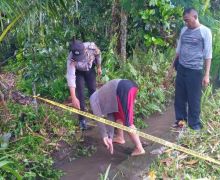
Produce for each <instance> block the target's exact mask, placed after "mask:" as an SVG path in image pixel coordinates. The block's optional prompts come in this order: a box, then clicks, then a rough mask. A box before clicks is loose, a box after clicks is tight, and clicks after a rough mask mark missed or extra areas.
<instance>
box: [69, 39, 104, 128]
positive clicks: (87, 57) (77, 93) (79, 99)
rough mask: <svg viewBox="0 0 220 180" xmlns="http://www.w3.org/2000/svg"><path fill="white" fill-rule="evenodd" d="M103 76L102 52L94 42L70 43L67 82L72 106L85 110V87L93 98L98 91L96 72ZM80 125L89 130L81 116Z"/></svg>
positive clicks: (77, 41) (75, 41) (74, 41)
mask: <svg viewBox="0 0 220 180" xmlns="http://www.w3.org/2000/svg"><path fill="white" fill-rule="evenodd" d="M95 66H97V73H98V75H101V73H102V69H101V52H100V50H99V48H98V47H97V46H96V44H95V43H94V42H85V43H83V42H81V41H79V40H74V39H73V40H72V41H71V42H70V53H69V56H68V59H67V82H68V86H69V89H70V95H71V98H72V104H73V106H74V107H75V108H78V109H80V110H82V111H84V110H85V92H84V91H85V85H86V86H87V88H88V94H89V96H91V95H92V94H93V93H94V92H95V90H96V71H95ZM79 125H80V128H81V129H82V130H85V129H87V126H86V121H85V118H84V117H83V116H81V115H79Z"/></svg>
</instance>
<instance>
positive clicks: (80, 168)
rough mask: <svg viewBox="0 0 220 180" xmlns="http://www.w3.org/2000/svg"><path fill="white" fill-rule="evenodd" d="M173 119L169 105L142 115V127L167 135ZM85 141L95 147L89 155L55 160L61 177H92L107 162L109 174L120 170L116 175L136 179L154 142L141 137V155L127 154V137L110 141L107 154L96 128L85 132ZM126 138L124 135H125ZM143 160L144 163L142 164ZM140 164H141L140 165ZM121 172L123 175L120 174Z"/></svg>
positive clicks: (65, 179) (93, 179)
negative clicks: (111, 147)
mask: <svg viewBox="0 0 220 180" xmlns="http://www.w3.org/2000/svg"><path fill="white" fill-rule="evenodd" d="M173 120H174V111H173V107H172V106H169V107H168V108H167V110H166V111H165V112H164V113H163V114H155V115H153V116H151V117H150V118H148V119H146V120H145V121H146V123H147V124H148V125H149V126H148V128H146V129H143V130H142V131H144V132H146V133H148V134H151V135H154V136H157V137H160V138H163V139H167V137H166V134H167V133H169V131H170V126H171V124H172V123H173ZM85 135H86V137H85V139H86V141H87V142H88V143H92V144H93V145H95V146H96V147H97V151H96V152H95V153H94V154H93V155H92V156H91V157H82V158H79V159H76V160H73V161H72V162H70V161H69V160H68V159H65V160H63V161H60V162H57V163H56V167H57V168H59V169H62V170H63V171H64V172H65V173H66V174H65V175H64V176H63V177H62V178H61V179H62V180H86V179H89V180H96V179H98V177H99V174H100V173H104V172H105V171H106V168H107V167H108V165H109V164H111V171H112V172H111V173H110V174H111V175H112V176H114V175H115V174H116V173H117V172H119V171H120V172H121V175H118V178H116V179H137V177H136V175H137V174H138V171H141V170H144V169H146V167H147V166H149V163H150V162H151V161H150V159H152V157H150V158H149V156H150V155H149V151H150V150H151V149H152V148H154V145H155V143H153V142H150V141H146V140H142V141H143V142H144V143H145V144H146V143H147V144H148V146H146V147H145V150H146V152H147V153H146V155H145V156H142V157H130V156H129V154H130V153H131V151H132V149H133V146H132V144H131V143H130V141H129V140H128V142H127V143H126V144H125V145H123V146H122V145H114V150H115V151H114V155H110V154H109V153H108V151H107V150H106V149H105V147H104V146H103V144H102V142H101V139H99V133H98V129H97V127H96V128H93V130H91V131H88V132H86V134H85ZM126 139H127V138H126ZM143 162H144V164H143ZM140 166H141V167H140ZM122 175H123V177H124V178H122Z"/></svg>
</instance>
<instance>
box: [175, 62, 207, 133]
mask: <svg viewBox="0 0 220 180" xmlns="http://www.w3.org/2000/svg"><path fill="white" fill-rule="evenodd" d="M202 77H203V75H202V70H194V69H188V68H185V67H184V66H182V65H181V64H179V65H178V68H177V76H176V83H175V102H174V108H175V114H176V120H177V122H178V121H180V120H187V121H188V125H189V126H190V127H191V128H192V129H195V130H196V129H200V128H201V122H200V102H201V95H202ZM187 105H188V106H187ZM187 107H188V108H187ZM187 114H188V115H187Z"/></svg>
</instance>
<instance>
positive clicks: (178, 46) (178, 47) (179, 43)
mask: <svg viewBox="0 0 220 180" xmlns="http://www.w3.org/2000/svg"><path fill="white" fill-rule="evenodd" d="M186 30H187V27H183V28H182V30H181V32H180V37H179V40H178V41H177V47H176V54H180V48H181V47H180V46H181V36H182V34H183V33H184V32H185V31H186Z"/></svg>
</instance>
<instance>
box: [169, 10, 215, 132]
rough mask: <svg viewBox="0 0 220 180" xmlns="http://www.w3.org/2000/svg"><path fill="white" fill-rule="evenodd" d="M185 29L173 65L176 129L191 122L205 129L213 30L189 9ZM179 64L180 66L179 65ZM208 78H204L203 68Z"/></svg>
mask: <svg viewBox="0 0 220 180" xmlns="http://www.w3.org/2000/svg"><path fill="white" fill-rule="evenodd" d="M183 20H184V22H185V25H186V26H185V27H183V28H182V30H181V33H180V38H179V41H178V45H177V49H176V57H175V60H174V62H175V63H173V65H175V66H176V65H177V64H178V65H177V67H176V70H177V76H176V82H175V102H174V107H175V114H176V123H175V125H174V126H175V127H178V126H181V125H182V124H183V123H182V122H183V121H188V125H189V127H191V128H192V129H194V130H199V129H201V127H202V126H201V122H200V101H201V95H202V85H203V86H208V84H209V71H210V66H211V58H212V34H211V30H210V29H209V28H208V27H206V26H204V25H202V24H200V22H199V19H198V13H197V11H196V10H195V9H193V8H189V9H186V10H185V11H184V12H183ZM177 62H178V63H177ZM204 66H205V69H204V75H203V67H204Z"/></svg>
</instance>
